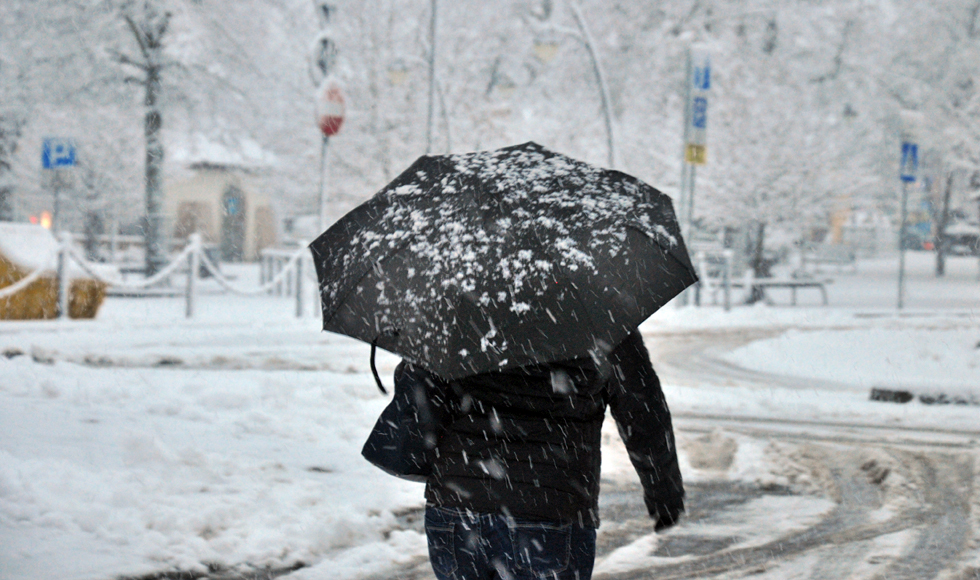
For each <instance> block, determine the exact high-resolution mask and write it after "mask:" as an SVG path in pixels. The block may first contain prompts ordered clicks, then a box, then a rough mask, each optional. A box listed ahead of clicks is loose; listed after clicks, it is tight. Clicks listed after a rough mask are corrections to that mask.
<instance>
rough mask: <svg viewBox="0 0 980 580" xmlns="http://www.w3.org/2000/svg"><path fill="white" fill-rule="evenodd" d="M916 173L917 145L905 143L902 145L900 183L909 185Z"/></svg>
mask: <svg viewBox="0 0 980 580" xmlns="http://www.w3.org/2000/svg"><path fill="white" fill-rule="evenodd" d="M918 173H919V145H918V144H916V143H909V142H907V141H905V142H903V143H902V168H901V173H900V177H901V179H902V181H906V182H909V183H911V182H913V181H915V177H916V175H917V174H918Z"/></svg>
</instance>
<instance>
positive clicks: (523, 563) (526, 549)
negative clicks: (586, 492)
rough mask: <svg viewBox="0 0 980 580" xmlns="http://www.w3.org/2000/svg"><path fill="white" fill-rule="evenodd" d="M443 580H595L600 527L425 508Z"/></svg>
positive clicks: (438, 574)
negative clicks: (593, 570) (596, 538)
mask: <svg viewBox="0 0 980 580" xmlns="http://www.w3.org/2000/svg"><path fill="white" fill-rule="evenodd" d="M425 535H426V537H427V538H428V541H429V560H430V561H431V562H432V569H433V570H434V571H435V573H436V578H437V580H539V579H544V578H548V579H550V580H589V579H590V578H591V577H592V566H593V564H594V563H595V528H588V527H581V526H578V525H574V524H568V525H561V524H553V523H549V522H539V521H529V520H515V519H512V518H508V517H506V516H504V515H501V514H478V513H467V512H466V511H464V510H458V509H453V508H442V507H433V506H429V507H427V508H426V509H425Z"/></svg>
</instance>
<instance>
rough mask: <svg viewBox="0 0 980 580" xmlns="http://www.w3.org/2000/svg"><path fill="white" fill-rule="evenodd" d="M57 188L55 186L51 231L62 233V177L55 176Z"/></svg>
mask: <svg viewBox="0 0 980 580" xmlns="http://www.w3.org/2000/svg"><path fill="white" fill-rule="evenodd" d="M55 180H56V181H55V186H54V210H53V211H52V215H51V229H52V230H53V231H56V232H58V231H61V230H60V227H61V176H60V175H56V176H55Z"/></svg>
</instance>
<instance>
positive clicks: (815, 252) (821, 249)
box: [800, 244, 857, 272]
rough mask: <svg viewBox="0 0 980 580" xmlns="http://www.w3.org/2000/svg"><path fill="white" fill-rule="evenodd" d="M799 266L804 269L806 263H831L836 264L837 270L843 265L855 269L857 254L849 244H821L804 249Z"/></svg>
mask: <svg viewBox="0 0 980 580" xmlns="http://www.w3.org/2000/svg"><path fill="white" fill-rule="evenodd" d="M801 259H802V263H801V264H800V268H801V269H802V270H804V271H805V270H806V266H807V264H814V265H821V264H831V265H834V266H837V271H838V272H839V271H840V269H841V267H843V266H851V267H852V269H854V270H855V271H856V270H857V255H856V254H855V253H854V249H853V248H851V247H850V246H845V245H837V244H821V245H819V246H811V247H810V248H807V249H804V250H803V254H802V257H801Z"/></svg>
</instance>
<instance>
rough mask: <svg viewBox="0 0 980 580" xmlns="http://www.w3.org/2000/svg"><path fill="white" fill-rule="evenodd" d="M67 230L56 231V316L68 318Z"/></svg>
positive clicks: (68, 239)
mask: <svg viewBox="0 0 980 580" xmlns="http://www.w3.org/2000/svg"><path fill="white" fill-rule="evenodd" d="M70 239H71V238H70V237H69V234H68V232H64V231H62V232H59V233H58V318H68V314H69V312H68V308H69V296H68V295H69V293H70V291H71V289H70V287H71V283H70V281H69V280H68V259H69V256H68V244H69V243H70Z"/></svg>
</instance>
